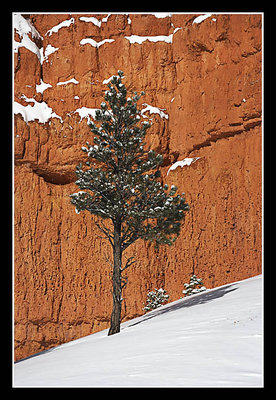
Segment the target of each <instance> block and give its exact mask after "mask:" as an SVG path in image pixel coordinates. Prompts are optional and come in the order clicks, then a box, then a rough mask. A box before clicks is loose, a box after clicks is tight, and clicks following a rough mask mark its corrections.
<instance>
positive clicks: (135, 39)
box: [125, 33, 173, 44]
mask: <svg viewBox="0 0 276 400" xmlns="http://www.w3.org/2000/svg"><path fill="white" fill-rule="evenodd" d="M125 39H127V40H128V41H129V43H131V44H133V43H138V44H141V43H143V42H145V41H146V40H148V41H149V42H154V43H156V42H166V43H172V40H173V33H171V34H170V35H169V36H164V35H159V36H138V35H131V36H125Z"/></svg>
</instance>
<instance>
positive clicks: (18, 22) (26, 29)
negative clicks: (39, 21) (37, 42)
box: [13, 14, 43, 40]
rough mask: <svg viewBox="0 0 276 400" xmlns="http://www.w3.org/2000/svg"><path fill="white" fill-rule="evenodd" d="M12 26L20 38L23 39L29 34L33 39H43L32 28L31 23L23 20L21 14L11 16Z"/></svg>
mask: <svg viewBox="0 0 276 400" xmlns="http://www.w3.org/2000/svg"><path fill="white" fill-rule="evenodd" d="M13 26H14V28H15V30H16V32H17V33H18V34H19V36H20V37H24V36H25V35H28V34H29V33H30V34H31V35H32V37H33V38H37V39H41V40H43V37H42V36H41V35H40V33H39V32H38V31H37V30H36V28H35V27H34V26H33V24H32V23H31V21H30V20H29V19H26V18H24V17H23V16H22V15H21V14H14V15H13Z"/></svg>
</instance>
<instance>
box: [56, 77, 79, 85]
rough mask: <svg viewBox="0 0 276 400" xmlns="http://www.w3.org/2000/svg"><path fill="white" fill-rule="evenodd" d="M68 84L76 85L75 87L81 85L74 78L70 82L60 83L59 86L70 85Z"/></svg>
mask: <svg viewBox="0 0 276 400" xmlns="http://www.w3.org/2000/svg"><path fill="white" fill-rule="evenodd" d="M68 83H74V84H75V85H77V84H78V83H79V81H77V80H76V79H75V78H72V79H69V81H65V82H58V83H57V86H62V85H68Z"/></svg>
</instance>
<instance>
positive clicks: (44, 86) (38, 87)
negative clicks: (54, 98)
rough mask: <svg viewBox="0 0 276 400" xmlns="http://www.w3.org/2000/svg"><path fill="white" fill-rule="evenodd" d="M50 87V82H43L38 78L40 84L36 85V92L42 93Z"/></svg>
mask: <svg viewBox="0 0 276 400" xmlns="http://www.w3.org/2000/svg"><path fill="white" fill-rule="evenodd" d="M50 87H52V85H50V83H45V82H43V80H42V79H40V85H36V93H43V92H44V91H45V90H46V89H48V88H50Z"/></svg>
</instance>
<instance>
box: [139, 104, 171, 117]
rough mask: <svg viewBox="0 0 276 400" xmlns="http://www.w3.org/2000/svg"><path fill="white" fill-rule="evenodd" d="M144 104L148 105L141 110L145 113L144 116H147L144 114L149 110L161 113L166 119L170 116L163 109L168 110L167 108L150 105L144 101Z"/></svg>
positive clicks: (151, 112) (152, 112) (153, 112)
mask: <svg viewBox="0 0 276 400" xmlns="http://www.w3.org/2000/svg"><path fill="white" fill-rule="evenodd" d="M143 106H146V107H145V108H143V109H142V110H141V114H142V115H143V117H144V118H145V117H146V116H145V115H144V113H145V112H147V111H149V113H150V114H159V115H160V117H161V118H166V119H168V118H169V116H168V114H165V113H164V112H163V111H162V110H166V109H165V108H159V107H153V106H150V105H149V104H147V103H143Z"/></svg>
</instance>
